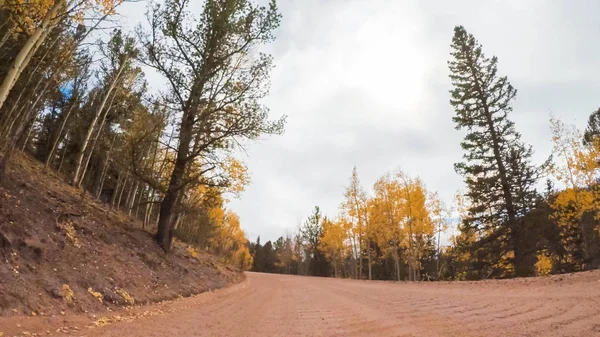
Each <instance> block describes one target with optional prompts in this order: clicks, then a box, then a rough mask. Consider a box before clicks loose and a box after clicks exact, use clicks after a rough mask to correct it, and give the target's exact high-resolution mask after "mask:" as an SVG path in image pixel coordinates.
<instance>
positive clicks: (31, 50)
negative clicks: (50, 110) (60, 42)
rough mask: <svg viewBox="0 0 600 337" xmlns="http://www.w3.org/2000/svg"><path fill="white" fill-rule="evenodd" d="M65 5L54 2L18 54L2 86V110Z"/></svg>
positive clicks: (0, 97)
mask: <svg viewBox="0 0 600 337" xmlns="http://www.w3.org/2000/svg"><path fill="white" fill-rule="evenodd" d="M65 4H66V0H56V1H55V2H54V5H53V6H52V7H51V8H50V10H48V13H46V16H45V17H44V19H43V20H42V23H41V25H40V26H39V27H38V28H36V30H35V32H34V33H33V34H32V35H31V36H30V37H29V38H28V39H27V41H26V42H25V45H23V47H22V48H21V50H20V51H19V53H18V54H17V57H16V58H15V60H14V61H13V64H12V65H11V66H10V68H9V70H8V73H7V74H6V76H5V77H4V80H3V81H2V85H0V109H1V108H2V106H3V105H4V102H6V98H7V97H8V94H9V93H10V91H11V89H12V88H13V86H14V85H15V83H16V81H17V79H18V78H19V76H20V75H21V72H22V71H23V69H24V68H25V67H26V66H27V64H28V63H29V61H30V60H31V57H32V56H33V54H35V52H36V51H37V49H38V48H39V46H40V45H41V44H42V43H43V42H44V40H45V39H46V37H47V36H48V33H49V32H50V30H51V29H52V28H53V27H54V25H56V23H57V22H58V20H57V17H58V13H59V10H60V9H61V8H62V7H63V6H64V5H65Z"/></svg>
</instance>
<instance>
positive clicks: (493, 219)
mask: <svg viewBox="0 0 600 337" xmlns="http://www.w3.org/2000/svg"><path fill="white" fill-rule="evenodd" d="M451 48H452V53H451V55H450V58H449V60H448V69H449V76H450V79H451V81H452V89H451V91H450V97H449V98H450V100H449V101H450V106H451V107H452V108H453V109H454V115H453V116H452V117H451V118H452V120H453V122H454V125H455V128H456V129H457V130H460V131H462V132H463V133H464V139H463V141H462V143H461V144H460V145H461V147H462V149H463V158H462V161H460V162H457V163H456V164H455V170H456V172H457V173H458V174H460V175H461V176H462V177H463V178H464V184H465V186H464V188H463V189H462V190H459V191H457V192H456V195H455V199H454V200H453V201H452V203H446V202H444V201H443V200H441V198H440V197H439V195H438V193H436V192H435V191H432V190H430V189H428V188H427V187H426V183H425V182H424V181H422V180H421V179H420V178H419V177H418V176H415V175H410V174H409V173H407V172H404V171H402V170H401V169H398V170H395V171H394V172H387V173H384V174H383V175H382V176H381V178H379V179H378V180H377V181H376V182H375V184H374V185H373V186H372V187H371V188H370V189H368V190H366V189H365V188H364V187H363V186H362V185H361V183H360V179H359V176H358V172H357V167H356V166H355V167H354V169H353V170H352V173H351V175H350V179H349V182H348V185H347V187H346V190H345V193H344V195H343V196H342V201H341V203H340V206H339V212H338V214H335V215H334V216H333V217H328V216H326V215H324V214H322V212H321V210H320V209H319V207H315V209H314V210H313V212H312V213H311V215H310V216H309V217H308V218H307V219H306V221H305V222H304V223H303V224H301V225H300V226H299V227H298V228H297V230H296V231H295V232H294V233H288V234H286V235H285V236H283V237H280V238H279V239H278V240H276V241H275V242H271V241H268V242H265V243H261V241H260V237H259V238H257V239H256V242H252V243H250V252H251V253H252V255H253V257H254V261H253V265H252V270H254V271H260V272H268V273H283V274H298V275H313V276H326V277H343V278H353V279H369V280H371V279H377V280H409V281H434V280H481V279H489V278H512V277H526V276H543V275H548V274H560V273H569V272H577V271H585V270H592V269H597V268H598V266H599V265H600V222H599V216H600V213H599V211H600V186H599V185H598V177H599V176H598V169H599V168H600V109H598V110H596V111H593V112H592V113H591V114H590V115H589V120H588V124H587V127H586V128H585V130H579V129H577V128H576V127H575V126H574V125H571V124H569V123H568V122H565V121H561V120H559V119H557V118H556V117H554V116H550V118H549V123H548V124H547V125H548V126H547V127H549V128H550V131H551V134H552V139H551V141H552V145H553V151H552V155H551V157H550V158H548V160H547V161H545V162H543V163H534V162H533V161H532V154H533V148H532V147H531V146H530V145H528V144H526V143H525V142H523V141H522V140H521V134H520V133H519V132H518V131H517V126H516V125H515V123H514V122H513V121H512V120H511V119H510V114H511V113H512V112H513V102H514V101H515V99H516V97H517V95H516V94H517V90H516V89H515V88H514V87H513V86H512V85H511V84H510V82H509V80H508V78H507V77H506V76H502V75H501V73H500V72H499V70H498V59H497V58H496V57H494V56H492V57H489V56H486V55H485V54H484V52H483V49H482V45H481V44H480V43H479V42H478V41H477V39H476V38H475V37H474V36H473V35H472V34H469V33H468V32H467V31H466V30H465V28H464V27H462V26H456V27H455V29H454V36H453V38H452V42H451ZM448 118H449V119H450V116H449V117H448ZM459 159H460V158H457V160H459ZM359 164H360V163H357V165H359Z"/></svg>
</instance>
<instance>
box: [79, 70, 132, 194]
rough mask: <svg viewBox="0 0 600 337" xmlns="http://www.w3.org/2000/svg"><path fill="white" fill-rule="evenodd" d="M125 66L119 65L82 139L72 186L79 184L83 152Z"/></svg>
mask: <svg viewBox="0 0 600 337" xmlns="http://www.w3.org/2000/svg"><path fill="white" fill-rule="evenodd" d="M126 64H127V60H125V61H124V62H123V63H122V64H121V66H120V67H119V70H118V72H117V74H116V75H115V78H114V79H113V80H112V82H111V83H110V85H109V87H108V90H107V91H106V95H104V97H103V98H102V102H101V103H100V106H99V107H98V111H96V113H95V115H94V118H93V119H92V123H91V124H90V126H89V128H88V131H87V133H86V135H85V138H84V139H83V144H82V145H81V149H79V152H78V153H77V161H76V162H77V164H76V167H75V175H74V177H73V182H72V184H73V185H74V186H78V184H79V183H80V182H79V180H80V175H81V169H82V166H83V158H84V154H85V150H86V149H87V146H88V143H89V142H90V138H92V133H93V132H94V128H95V126H96V123H98V119H100V115H101V114H102V110H104V106H105V105H106V102H108V97H109V96H110V95H111V93H112V91H113V90H114V88H115V87H116V86H117V82H118V81H119V79H120V77H121V74H122V73H123V69H125V65H126Z"/></svg>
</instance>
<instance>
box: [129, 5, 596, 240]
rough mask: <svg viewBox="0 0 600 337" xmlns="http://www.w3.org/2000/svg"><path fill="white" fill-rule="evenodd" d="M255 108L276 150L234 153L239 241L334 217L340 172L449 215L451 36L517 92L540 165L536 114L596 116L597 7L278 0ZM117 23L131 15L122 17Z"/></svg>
mask: <svg viewBox="0 0 600 337" xmlns="http://www.w3.org/2000/svg"><path fill="white" fill-rule="evenodd" d="M279 3H280V4H279V5H280V8H281V12H282V14H283V19H282V26H281V28H280V29H279V30H278V31H277V40H276V41H275V42H274V43H273V44H271V45H269V46H267V47H265V50H266V51H268V52H270V53H272V54H273V55H274V57H275V64H276V68H275V69H274V71H273V72H272V88H271V94H270V96H269V97H268V98H267V99H266V100H265V103H266V104H267V105H268V106H269V108H270V109H271V111H272V113H273V116H274V117H276V116H280V115H282V114H286V115H288V116H289V118H288V123H287V126H286V133H285V134H284V135H283V136H275V137H264V139H262V140H260V141H256V142H252V143H250V144H247V147H246V148H247V150H248V153H249V156H247V157H245V156H244V158H243V159H244V160H245V161H246V162H247V164H248V166H249V167H250V170H251V172H252V184H251V185H250V186H249V187H248V189H247V191H246V192H245V193H244V194H243V195H242V197H241V199H239V200H235V201H233V202H232V203H231V204H230V207H231V208H232V209H233V210H234V211H236V212H237V213H238V214H239V215H240V218H241V223H242V227H243V228H244V229H245V230H246V231H247V233H248V234H249V236H250V238H251V239H255V237H256V236H257V235H259V234H260V235H261V238H262V240H263V241H265V240H268V239H276V238H277V237H278V236H280V235H282V234H283V233H284V230H285V229H286V228H287V229H293V228H295V227H296V226H297V224H298V222H299V221H301V220H302V219H303V218H305V217H306V216H308V215H309V214H310V212H311V210H312V208H313V207H314V206H315V205H319V206H320V207H321V208H322V209H323V210H324V212H325V213H326V214H327V215H330V216H334V215H335V214H336V213H337V207H338V205H339V203H340V202H341V200H342V196H343V192H344V187H345V186H346V185H347V183H348V179H349V176H350V172H351V170H352V166H353V165H357V166H358V169H359V174H360V176H361V180H362V182H363V185H364V187H365V188H366V189H370V187H371V186H372V184H373V183H374V181H375V180H376V179H377V178H378V177H380V176H381V175H382V174H384V173H385V172H386V171H388V170H393V169H395V168H397V167H399V166H400V167H402V168H403V169H404V170H405V171H407V172H408V173H410V174H412V175H420V176H421V177H422V178H423V180H424V181H425V183H426V184H427V186H428V187H429V188H430V189H433V190H438V191H440V193H441V195H442V196H443V197H444V198H445V199H446V200H447V201H451V200H450V199H451V198H452V196H453V194H454V192H455V191H456V189H458V188H461V187H462V186H463V184H462V179H461V177H459V176H457V175H456V174H455V173H454V170H453V163H454V162H457V161H459V160H460V159H461V154H462V152H461V150H460V146H459V143H460V140H461V137H462V135H461V133H460V132H458V131H455V130H454V124H453V123H452V120H451V117H452V115H453V114H454V112H453V111H452V108H451V107H450V105H449V104H448V99H449V94H448V90H449V89H450V82H449V80H448V71H447V64H446V61H447V60H448V58H449V52H450V42H451V37H452V33H453V27H454V25H456V24H462V25H464V26H465V27H466V29H467V30H468V31H469V32H471V33H473V34H474V35H475V36H476V37H477V38H478V39H479V40H480V42H481V43H482V44H483V47H484V51H485V52H486V53H487V54H488V55H490V56H491V55H497V56H498V58H499V62H500V67H499V69H500V72H501V73H502V74H505V75H507V76H508V77H509V79H510V80H511V82H512V83H513V85H514V86H515V87H516V88H517V89H518V90H519V93H518V97H517V101H516V103H515V112H514V113H513V116H512V119H513V120H515V121H516V123H517V125H516V126H517V129H518V130H519V131H520V132H522V133H523V138H524V140H526V141H527V142H529V143H531V144H532V145H533V146H534V149H535V150H536V153H537V154H536V160H537V161H538V162H541V161H542V160H543V159H545V158H546V156H547V155H548V154H549V151H550V147H551V144H550V138H549V137H550V136H549V132H548V122H547V120H548V114H549V113H550V111H553V112H554V113H555V114H556V115H558V116H559V117H562V118H564V119H565V120H566V121H568V122H572V121H574V120H575V119H576V122H577V123H578V125H580V126H581V125H584V123H585V120H586V118H587V115H588V114H589V113H590V112H591V111H592V110H594V109H595V108H596V107H597V106H599V105H600V102H598V97H599V95H598V92H600V85H599V84H598V81H597V80H596V78H595V77H596V76H597V74H596V72H597V70H598V69H599V66H600V64H599V62H600V57H599V56H600V49H599V44H598V42H597V41H598V34H599V33H600V24H598V23H597V13H598V12H599V9H600V3H597V2H593V1H578V2H571V1H566V0H562V1H551V2H549V1H544V0H532V1H520V0H512V1H475V0H470V1H467V0H463V1H444V0H438V1H397V0H344V1H342V0H328V1H323V0H302V1H290V0H280V1H279ZM127 6H128V7H127V9H126V12H125V13H123V14H124V15H125V16H126V17H127V23H128V24H129V25H131V26H133V25H135V22H136V21H139V20H142V18H143V16H142V15H140V14H141V13H143V12H144V10H142V9H141V7H143V5H142V4H139V3H138V4H129V5H127Z"/></svg>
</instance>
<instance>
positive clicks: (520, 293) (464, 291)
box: [69, 271, 600, 337]
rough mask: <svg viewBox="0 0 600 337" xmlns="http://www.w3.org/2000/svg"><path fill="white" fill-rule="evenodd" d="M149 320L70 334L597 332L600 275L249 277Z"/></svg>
mask: <svg viewBox="0 0 600 337" xmlns="http://www.w3.org/2000/svg"><path fill="white" fill-rule="evenodd" d="M172 305H173V306H175V307H176V308H177V310H176V311H174V312H170V313H169V312H167V313H164V314H160V315H156V316H153V317H142V318H139V319H136V320H134V321H131V322H126V323H123V322H119V323H114V324H110V325H108V326H104V327H98V328H92V329H82V330H81V331H77V332H73V333H70V334H69V335H72V336H94V337H95V336H114V337H117V336H140V337H142V336H143V337H150V336H165V337H166V336H595V335H598V336H600V272H598V271H596V272H587V273H580V274H574V275H563V276H553V277H546V278H530V279H517V280H504V281H484V282H461V283H457V282H455V283H392V282H377V281H373V282H369V281H351V280H336V279H325V278H314V277H301V276H284V275H270V274H256V273H248V279H247V280H246V281H244V282H242V283H240V284H237V285H235V286H233V287H230V288H227V289H223V290H219V291H217V292H215V293H212V294H207V295H206V296H199V297H197V298H191V299H185V300H180V301H177V302H175V303H174V304H172Z"/></svg>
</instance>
